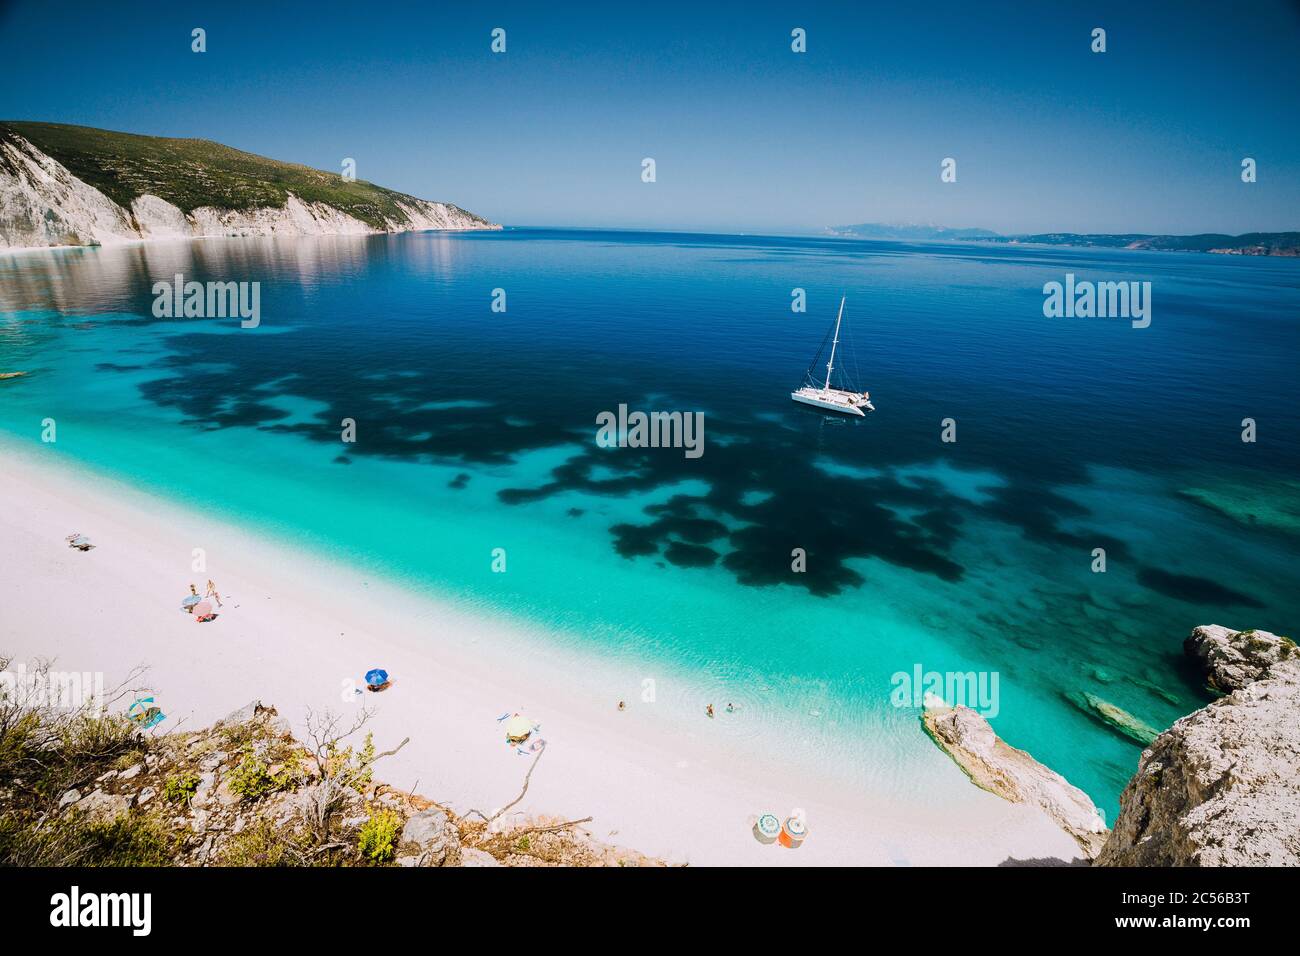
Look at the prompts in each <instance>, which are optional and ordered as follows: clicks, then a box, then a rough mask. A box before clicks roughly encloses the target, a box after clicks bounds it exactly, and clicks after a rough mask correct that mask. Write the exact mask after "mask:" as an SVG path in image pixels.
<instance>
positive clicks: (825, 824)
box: [0, 437, 1073, 865]
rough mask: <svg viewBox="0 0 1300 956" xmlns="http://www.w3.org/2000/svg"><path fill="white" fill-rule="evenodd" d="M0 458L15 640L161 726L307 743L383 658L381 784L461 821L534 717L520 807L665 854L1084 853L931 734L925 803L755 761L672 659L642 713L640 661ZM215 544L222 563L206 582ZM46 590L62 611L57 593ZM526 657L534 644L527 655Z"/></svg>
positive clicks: (961, 859) (93, 479) (101, 484)
mask: <svg viewBox="0 0 1300 956" xmlns="http://www.w3.org/2000/svg"><path fill="white" fill-rule="evenodd" d="M0 453H2V454H3V455H4V457H5V460H6V465H7V467H6V469H5V475H4V477H3V479H0V482H3V491H4V497H5V498H6V499H7V500H10V501H22V502H23V503H24V505H25V507H24V508H22V509H6V514H5V517H4V519H3V523H4V524H5V525H6V526H8V530H9V531H10V533H9V534H8V535H7V537H8V538H9V539H10V541H11V545H10V547H9V548H7V549H6V551H5V554H4V556H3V559H2V561H3V564H2V565H0V568H2V570H3V573H0V581H3V585H4V588H5V592H6V593H5V594H4V599H5V606H6V607H7V608H9V611H8V612H7V613H6V615H5V617H6V618H7V619H8V620H7V621H6V626H5V627H4V629H3V630H4V632H5V638H4V642H3V650H4V651H5V652H7V653H11V654H15V655H16V656H17V657H19V658H34V657H40V656H45V657H57V658H59V660H60V663H61V664H62V665H63V666H65V667H71V668H74V669H77V670H86V669H89V670H104V671H106V672H107V673H108V674H109V678H110V683H111V678H112V676H114V675H117V676H119V677H120V676H124V675H125V673H126V672H127V671H129V669H130V668H131V667H132V666H133V665H135V664H138V663H144V664H147V665H149V666H150V667H151V671H150V674H149V683H150V684H151V686H152V687H153V688H154V690H155V691H157V692H158V693H159V695H160V697H159V700H160V703H162V705H163V707H164V710H165V712H167V713H168V715H169V717H171V718H172V720H171V721H170V722H169V723H168V724H164V725H163V726H162V727H161V728H160V730H164V731H165V730H168V729H174V728H175V727H177V726H180V725H182V724H183V725H185V726H188V727H191V728H193V727H197V726H201V725H203V724H205V723H208V722H210V721H211V720H214V719H217V718H219V717H221V716H223V715H224V714H225V713H228V712H229V711H231V710H234V709H235V708H237V707H239V706H241V705H242V704H243V703H245V702H247V700H249V699H254V698H260V699H262V700H263V701H264V702H266V703H268V704H273V705H275V706H276V707H277V708H278V709H279V710H280V712H281V714H282V715H284V716H285V717H286V718H288V719H289V720H290V722H291V723H292V724H293V725H294V727H295V729H297V730H301V728H302V725H303V719H304V717H305V712H306V708H308V707H310V708H312V709H314V710H317V711H319V710H323V709H325V708H327V707H328V708H332V709H334V710H335V711H336V712H344V713H346V712H347V711H348V710H349V708H351V707H354V706H355V705H353V704H346V703H343V702H342V700H341V695H340V688H341V686H342V682H343V681H345V680H347V679H349V678H358V677H359V675H360V674H361V673H362V672H364V670H365V669H366V668H368V667H370V666H385V667H387V669H388V670H389V671H390V673H392V674H393V675H394V677H395V683H394V686H393V687H392V688H391V689H390V690H389V691H387V692H385V693H384V694H383V695H373V696H372V695H366V700H365V703H366V704H369V705H371V706H373V707H374V708H375V711H376V713H375V716H374V719H373V720H372V722H371V727H372V728H373V729H374V730H375V733H376V740H377V742H378V743H380V744H383V743H384V742H385V741H386V740H387V738H388V737H392V738H393V741H395V740H397V739H400V738H401V737H403V736H408V735H409V736H411V737H412V744H411V745H410V746H408V747H407V748H406V749H405V750H403V752H402V753H401V754H399V755H398V757H397V758H395V759H394V760H393V761H392V762H391V763H388V764H387V765H385V766H383V767H382V768H381V769H380V771H379V773H380V776H381V778H382V779H385V780H388V781H389V782H391V783H393V784H394V785H396V786H402V787H407V786H411V785H413V783H414V782H415V781H419V782H418V785H416V789H418V790H419V791H420V792H422V793H424V794H426V795H427V796H430V797H432V798H434V799H438V800H441V801H445V802H447V803H449V804H451V805H453V806H455V807H457V808H458V809H461V810H465V809H468V808H470V807H478V808H483V807H484V806H485V805H487V806H488V809H491V806H490V805H491V804H492V803H493V801H496V802H497V803H502V802H505V801H507V800H509V799H511V798H512V797H513V796H514V795H515V793H517V791H518V786H519V781H520V779H521V778H522V774H523V771H524V769H525V764H526V761H525V759H524V758H522V757H518V756H516V755H515V754H514V753H513V752H512V751H511V750H510V749H509V748H507V747H506V746H505V744H504V743H503V741H502V740H501V735H500V732H499V728H498V727H497V725H496V724H495V720H494V718H495V717H496V716H497V714H499V713H501V712H503V711H506V710H513V709H516V708H526V710H527V711H528V712H529V714H530V716H532V717H534V718H535V719H538V720H540V721H541V722H542V735H543V736H544V737H546V738H547V739H548V745H549V746H548V752H547V754H546V757H545V758H544V759H543V761H542V763H541V764H540V765H539V769H538V772H537V774H536V775H535V776H534V781H533V785H532V787H531V788H530V791H529V794H528V799H527V800H526V801H525V803H524V804H523V806H524V807H525V808H526V809H527V810H528V811H529V812H533V813H546V814H555V815H564V814H570V815H573V816H580V815H586V814H592V815H593V816H595V818H596V819H595V821H594V823H593V824H592V833H593V835H594V836H596V837H597V838H598V839H603V840H606V841H607V842H611V843H615V844H623V845H627V846H630V847H633V848H635V849H638V850H641V851H642V852H647V853H652V854H655V855H659V856H661V857H663V858H665V859H668V860H671V861H675V862H691V863H697V864H721V863H728V864H729V863H738V864H744V865H751V864H752V865H780V864H801V863H866V864H891V863H892V864H900V863H914V864H924V863H960V864H974V863H997V862H1001V861H1002V860H1004V859H1006V858H1008V857H1016V858H1026V857H1030V856H1033V857H1041V856H1061V857H1063V858H1066V859H1068V858H1070V856H1071V854H1072V847H1073V843H1072V841H1071V840H1070V839H1069V837H1068V836H1066V835H1065V834H1064V833H1063V832H1061V831H1059V830H1057V829H1056V828H1055V827H1054V826H1052V825H1051V824H1050V822H1049V821H1046V819H1045V818H1043V817H1042V816H1041V815H1040V814H1037V812H1036V811H1031V810H1029V808H1025V807H1014V806H1011V805H1009V804H1006V803H1005V802H1003V801H1001V800H999V799H998V798H995V797H992V796H990V795H988V794H985V793H983V792H982V791H979V790H977V789H976V788H974V787H972V786H971V785H970V783H969V782H968V781H967V780H966V778H965V777H964V776H963V775H962V774H961V772H960V771H959V770H958V769H957V768H956V767H955V766H953V765H952V764H951V763H950V762H949V761H948V760H947V758H946V757H945V756H943V755H942V754H940V753H939V752H938V751H937V750H936V749H935V748H933V746H932V745H931V744H930V743H929V742H928V740H925V738H924V735H923V733H922V732H921V730H920V727H919V726H917V728H916V734H917V750H918V756H919V757H920V759H919V761H918V763H919V766H918V767H917V772H918V774H920V775H921V776H922V777H923V778H924V779H925V780H926V781H927V785H926V786H925V787H924V790H925V792H926V793H927V794H928V798H927V799H925V800H922V801H920V802H918V801H916V800H915V799H912V798H909V799H907V800H900V799H898V797H897V796H896V795H895V794H892V793H890V792H889V789H888V788H883V789H880V790H871V789H866V788H864V789H863V790H861V791H855V790H854V789H853V788H851V787H846V786H845V785H844V784H843V783H842V782H839V781H831V780H818V779H816V778H815V777H811V776H809V775H808V769H809V768H807V767H805V766H801V765H800V764H799V763H798V762H797V761H785V760H783V759H782V755H781V750H782V748H781V745H780V740H779V739H777V738H775V737H773V738H771V739H770V740H769V741H768V744H769V747H768V748H767V749H770V751H772V752H771V753H770V755H769V758H770V759H762V758H761V757H760V758H757V759H756V758H754V757H753V756H752V755H750V756H746V757H738V756H737V754H736V751H744V750H745V749H746V748H745V745H744V743H743V742H739V743H738V742H736V741H729V740H727V739H726V738H725V737H721V736H720V735H718V734H716V733H714V732H715V731H717V729H718V726H719V724H720V723H721V722H722V721H723V719H724V718H723V715H721V714H720V715H719V716H718V718H717V719H715V720H713V721H710V720H708V719H707V718H706V717H704V716H703V714H702V712H701V713H700V714H699V716H698V718H696V719H697V720H698V724H697V725H696V726H694V727H692V726H691V722H690V720H689V719H686V720H684V719H683V718H685V717H686V716H687V715H685V714H680V715H679V714H674V713H672V712H671V711H672V702H673V696H672V693H671V691H672V685H673V681H674V677H673V676H672V675H670V674H668V673H667V672H666V671H665V670H664V669H663V668H662V667H657V672H658V673H660V674H664V675H665V676H663V677H661V678H660V679H659V681H658V683H659V688H658V690H659V693H660V694H661V695H663V698H662V702H660V703H655V704H647V703H643V702H641V701H640V700H639V699H638V697H637V696H636V693H637V690H638V688H639V683H638V680H637V678H638V677H639V675H638V674H637V673H636V671H635V669H632V668H627V669H623V668H620V667H618V665H617V664H611V663H609V662H601V661H598V660H595V659H593V658H591V657H590V656H583V655H577V654H576V653H575V652H574V651H573V650H572V649H571V648H569V649H558V650H557V649H556V648H553V647H552V648H547V647H545V646H543V645H544V643H545V638H544V636H542V635H539V634H532V635H529V634H524V633H521V632H520V631H519V630H518V629H517V628H516V627H515V626H511V625H508V624H503V623H502V622H501V621H500V620H499V619H493V618H490V617H482V616H476V615H474V614H473V613H471V612H469V611H467V610H464V609H458V608H455V607H452V606H451V605H449V604H446V603H440V602H438V601H436V600H433V599H430V598H428V597H426V596H422V595H419V594H416V593H414V592H412V591H410V590H408V589H404V588H402V587H399V586H397V585H395V584H393V583H392V582H389V581H385V580H381V579H379V578H378V577H377V576H375V575H373V574H371V573H369V572H367V573H365V574H364V575H359V574H358V573H357V571H356V570H355V569H354V568H349V567H347V566H346V565H341V564H338V563H337V562H336V561H335V560H334V559H332V558H323V557H320V556H317V555H313V554H306V553H303V552H300V551H295V550H294V549H292V548H290V547H287V546H285V545H282V544H280V543H277V542H273V541H271V540H269V539H266V538H265V537H263V536H261V535H258V534H254V533H250V532H249V531H247V530H246V529H243V528H238V527H234V526H231V525H229V524H227V523H226V522H224V521H213V520H209V519H207V518H205V517H204V516H202V515H201V514H196V513H195V512H194V510H193V509H187V508H181V507H179V506H177V505H175V504H173V503H171V502H168V501H164V500H160V499H158V498H157V497H156V496H154V495H151V494H147V493H143V492H139V491H135V490H133V489H131V488H130V487H129V486H126V485H122V484H120V483H118V482H116V481H112V480H105V479H103V478H102V476H100V475H98V474H96V473H95V472H93V471H91V470H88V469H84V468H80V467H74V466H72V465H71V463H70V462H67V461H59V462H51V461H40V460H39V459H40V458H41V453H40V452H34V451H33V450H31V449H26V448H22V447H21V446H19V445H18V444H17V443H15V442H14V441H13V440H12V439H9V438H7V437H6V438H4V439H0ZM60 457H62V456H60ZM72 531H80V532H82V533H85V534H88V535H90V537H91V539H92V540H93V541H94V542H95V543H96V544H97V548H96V549H95V550H94V551H91V552H88V553H85V554H82V553H79V552H73V551H71V550H69V549H68V548H67V547H66V545H65V543H64V541H63V538H64V536H65V535H66V534H69V533H71V532H72ZM198 540H202V541H203V542H204V543H205V546H206V551H207V556H208V562H209V563H208V570H206V571H204V572H191V571H190V564H189V562H190V560H191V551H192V548H193V547H194V546H195V544H194V542H196V541H198ZM199 577H203V579H204V580H206V577H212V578H214V579H215V580H216V581H217V583H218V587H219V589H220V590H221V591H222V594H223V599H224V600H225V601H226V604H227V608H226V609H224V610H223V611H222V615H221V617H219V618H218V619H217V621H215V622H212V623H211V624H208V625H197V624H196V622H195V621H194V620H193V619H192V618H189V617H188V616H186V615H184V614H182V613H180V612H179V611H178V610H177V608H176V604H177V603H178V602H179V598H180V596H181V591H182V590H183V589H184V586H185V584H186V583H188V581H189V579H190V578H199ZM358 577H361V578H364V579H365V580H363V581H358ZM198 583H200V584H201V583H202V581H199V582H198ZM173 591H174V592H175V594H173ZM52 594H59V595H67V596H68V600H67V601H66V602H65V601H60V602H57V603H56V602H52V601H50V600H49V596H50V595H52ZM173 597H174V598H175V601H173V600H172V598H173ZM415 634H418V635H419V636H420V639H419V640H418V641H410V640H409V639H408V638H409V637H411V636H413V635H415ZM105 635H120V636H117V637H115V639H113V640H111V641H107V640H105V639H104V636H105ZM398 635H400V636H398ZM521 648H531V653H529V654H528V655H527V657H528V659H527V660H523V659H522V657H523V654H522V653H521V651H520V649H521ZM376 658H382V659H381V660H377V659H376ZM604 688H608V693H605V692H604ZM618 699H626V700H627V702H628V705H629V707H628V710H627V711H626V712H624V713H619V712H617V711H616V706H615V705H616V703H617V700H618ZM718 703H719V704H720V703H721V702H718ZM700 706H701V707H702V704H701V705H700ZM726 717H727V719H731V718H733V717H735V718H736V719H738V720H743V719H744V715H743V713H741V714H738V715H726ZM393 741H390V743H391V742H393ZM548 765H549V766H548ZM548 771H549V772H548ZM794 807H801V808H803V809H804V810H805V811H806V813H807V815H808V819H809V825H810V831H811V832H812V833H813V836H812V837H810V839H809V840H808V841H807V842H806V843H805V845H804V847H803V848H801V849H800V850H799V851H797V852H790V851H779V850H776V849H773V848H771V847H762V846H760V845H758V844H757V843H756V842H755V841H754V840H753V839H752V837H751V836H750V835H749V833H748V828H747V820H748V817H749V816H750V815H751V814H754V813H757V812H759V811H760V810H763V809H774V810H776V811H778V812H782V813H784V812H788V811H789V810H790V809H793V808H794Z"/></svg>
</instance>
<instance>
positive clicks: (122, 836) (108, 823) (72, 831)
mask: <svg viewBox="0 0 1300 956" xmlns="http://www.w3.org/2000/svg"><path fill="white" fill-rule="evenodd" d="M180 847H181V841H180V838H179V836H177V835H176V834H174V833H172V832H171V831H170V830H169V829H168V828H167V825H166V824H165V823H164V821H163V820H162V819H161V817H160V816H158V815H157V814H147V813H124V814H121V815H119V816H117V817H115V818H113V819H112V820H90V819H87V818H86V817H84V816H83V815H82V814H80V813H76V812H73V813H68V814H65V815H63V816H49V815H46V814H35V813H26V812H24V813H12V814H6V815H5V816H3V817H0V861H2V862H3V863H4V864H5V865H8V866H21V867H35V866H173V865H175V862H176V860H175V858H176V854H177V853H178V852H179V851H180Z"/></svg>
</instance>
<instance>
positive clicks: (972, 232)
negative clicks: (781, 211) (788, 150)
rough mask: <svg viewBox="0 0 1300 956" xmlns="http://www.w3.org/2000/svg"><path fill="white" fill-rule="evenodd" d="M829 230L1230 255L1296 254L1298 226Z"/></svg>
mask: <svg viewBox="0 0 1300 956" xmlns="http://www.w3.org/2000/svg"><path fill="white" fill-rule="evenodd" d="M826 232H827V234H828V235H832V236H837V237H839V238H843V239H875V240H894V241H912V242H996V243H1005V244H1007V245H1037V246H1084V247H1095V248H1103V249H1145V250H1148V251H1153V252H1212V253H1217V254H1219V255H1229V256H1290V257H1295V256H1300V232H1247V233H1243V234H1242V235H1240V236H1229V235H1225V234H1223V233H1214V232H1207V233H1200V234H1198V235H1194V236H1172V235H1151V234H1147V233H1079V232H1042V233H1032V234H1016V235H1002V234H1001V233H997V232H993V231H992V230H990V229H975V228H971V229H953V228H949V227H947V226H930V225H919V224H916V223H894V224H891V223H878V222H864V223H859V224H857V225H852V226H830V227H828V228H827V229H826Z"/></svg>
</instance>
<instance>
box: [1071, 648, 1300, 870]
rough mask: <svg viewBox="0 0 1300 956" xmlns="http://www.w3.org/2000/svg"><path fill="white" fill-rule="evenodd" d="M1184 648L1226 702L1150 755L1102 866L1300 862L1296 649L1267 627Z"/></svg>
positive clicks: (1127, 796) (1158, 743)
mask: <svg viewBox="0 0 1300 956" xmlns="http://www.w3.org/2000/svg"><path fill="white" fill-rule="evenodd" d="M1183 647H1184V650H1185V651H1186V652H1187V653H1188V654H1189V655H1190V656H1192V657H1194V658H1195V659H1196V660H1198V661H1200V663H1201V664H1202V666H1203V667H1204V668H1205V672H1206V675H1205V676H1206V682H1207V683H1208V684H1209V686H1210V687H1212V688H1215V689H1217V690H1220V691H1223V692H1225V693H1227V696H1226V697H1223V698H1221V699H1219V700H1216V701H1214V702H1213V703H1211V704H1209V705H1208V706H1206V707H1203V708H1202V709H1200V710H1198V711H1196V712H1195V713H1193V714H1190V715H1188V716H1187V717H1184V718H1182V719H1181V720H1179V721H1177V722H1176V723H1175V724H1174V725H1173V726H1172V727H1170V728H1169V729H1168V730H1166V731H1165V732H1164V733H1162V734H1161V735H1160V736H1159V737H1157V738H1156V739H1155V741H1154V742H1153V743H1152V744H1151V746H1150V747H1149V748H1148V749H1147V750H1146V751H1144V752H1143V754H1142V758H1141V760H1140V761H1139V763H1138V770H1137V773H1136V774H1135V775H1134V777H1133V779H1132V780H1131V781H1129V784H1128V786H1127V787H1126V788H1125V790H1124V794H1123V796H1122V797H1121V798H1120V814H1119V817H1118V819H1117V820H1116V821H1115V829H1114V831H1113V832H1112V833H1111V835H1110V838H1109V839H1108V840H1107V841H1106V845H1105V846H1104V847H1103V848H1102V851H1101V853H1100V854H1099V855H1098V857H1097V860H1096V862H1097V864H1098V865H1101V866H1297V865H1300V813H1297V808H1300V654H1297V650H1296V644H1295V642H1294V641H1292V640H1290V639H1289V638H1286V637H1279V636H1277V635H1275V634H1270V633H1268V632H1267V631H1257V630H1248V631H1233V630H1230V629H1229V628H1226V627H1221V626H1219V625H1208V626H1203V627H1198V628H1195V629H1194V630H1193V631H1192V633H1191V635H1190V636H1189V637H1188V638H1187V640H1186V641H1185V642H1184V645H1183Z"/></svg>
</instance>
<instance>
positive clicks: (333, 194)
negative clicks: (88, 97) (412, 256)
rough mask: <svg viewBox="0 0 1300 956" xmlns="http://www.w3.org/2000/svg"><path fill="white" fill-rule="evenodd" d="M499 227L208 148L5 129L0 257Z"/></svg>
mask: <svg viewBox="0 0 1300 956" xmlns="http://www.w3.org/2000/svg"><path fill="white" fill-rule="evenodd" d="M499 228H500V227H499V226H496V225H494V224H493V223H490V222H488V221H487V220H486V219H484V218H483V217H481V216H476V215H474V214H473V213H470V212H466V211H465V210H464V209H461V208H460V207H459V206H455V205H452V204H451V203H443V202H431V201H429V200H425V199H419V198H417V197H415V196H409V195H407V194H405V193H399V192H396V191H395V190H392V189H385V188H384V187H382V186H376V185H374V184H373V183H368V182H365V181H364V180H360V179H353V180H349V179H344V178H343V176H341V175H340V174H338V173H327V172H322V171H321V170H318V169H312V168H310V167H308V166H300V165H297V164H295V163H285V162H280V161H279V160H274V159H268V158H266V157H264V156H257V155H255V154H253V153H245V152H243V151H241V150H237V149H232V148H231V147H229V146H223V145H221V144H220V143H214V142H212V141H210V140H203V139H170V138H166V137H160V136H139V135H136V134H133V133H118V132H113V131H110V130H102V129H94V128H91V127H86V126H67V125H62V124H57V123H28V122H0V250H3V249H6V248H11V249H12V248H28V247H47V246H67V245H74V246H75V245H100V244H108V243H114V242H129V241H133V240H141V239H161V238H198V237H211V236H266V235H355V234H367V233H377V232H405V231H410V230H419V229H499Z"/></svg>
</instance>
